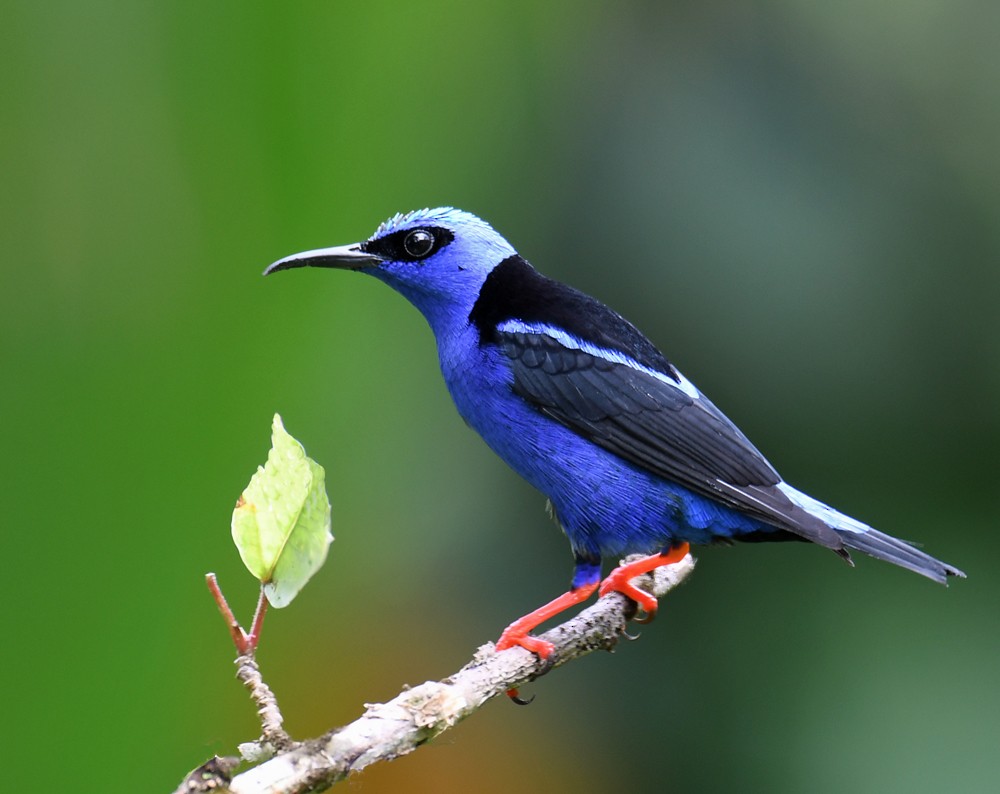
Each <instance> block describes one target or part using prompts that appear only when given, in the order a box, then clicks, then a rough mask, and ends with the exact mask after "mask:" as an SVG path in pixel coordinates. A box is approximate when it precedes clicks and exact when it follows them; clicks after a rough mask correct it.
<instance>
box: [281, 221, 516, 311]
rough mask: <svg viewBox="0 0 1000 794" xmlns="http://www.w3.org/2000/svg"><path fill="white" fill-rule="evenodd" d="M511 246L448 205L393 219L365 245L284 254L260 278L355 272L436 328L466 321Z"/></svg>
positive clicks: (488, 226)
mask: <svg viewBox="0 0 1000 794" xmlns="http://www.w3.org/2000/svg"><path fill="white" fill-rule="evenodd" d="M514 253H515V251H514V249H513V247H511V245H510V243H508V242H507V241H506V240H505V239H504V238H503V237H501V236H500V235H499V234H497V232H495V231H494V230H493V227H491V226H490V225H489V224H488V223H486V221H484V220H482V219H480V218H477V217H476V216H475V215H472V214H470V213H468V212H463V211H462V210H457V209H453V208H451V207H438V208H437V209H424V210H417V211H415V212H409V213H406V214H405V215H395V216H393V217H392V218H390V219H389V220H387V221H385V223H383V224H381V225H380V226H379V227H378V229H376V230H375V233H374V234H373V235H372V236H371V237H369V238H368V239H367V240H365V241H364V242H360V243H353V244H351V245H341V246H336V247H334V248H318V249H315V250H312V251H304V252H302V253H300V254H293V255H292V256H286V257H285V258H284V259H279V260H278V261H277V262H275V263H274V264H272V265H271V266H270V267H268V268H267V270H265V271H264V275H269V274H271V273H275V272H277V271H279V270H288V269H290V268H294V267H332V268H340V269H343V270H360V271H362V272H365V273H369V274H371V275H373V276H375V277H376V278H378V279H380V280H381V281H384V282H385V283H386V284H388V285H389V286H391V287H392V288H393V289H395V290H397V291H398V292H400V293H401V294H402V295H403V296H404V297H406V298H407V299H408V300H409V301H410V302H411V303H413V305H414V306H416V307H417V308H418V309H419V310H420V311H421V312H422V313H423V314H424V316H425V317H426V318H427V320H428V322H429V323H430V324H431V327H432V328H434V329H435V331H436V330H438V329H439V328H442V327H444V324H447V323H448V322H451V321H455V320H459V319H462V320H464V319H466V318H467V317H468V315H469V312H470V311H471V310H472V307H473V305H474V304H475V302H476V298H477V297H478V296H479V291H480V289H481V287H482V285H483V282H484V281H485V280H486V277H487V276H488V275H489V273H490V271H491V270H493V268H494V267H496V266H497V265H498V264H499V263H500V262H502V261H503V260H504V259H506V258H507V257H509V256H512V255H513V254H514Z"/></svg>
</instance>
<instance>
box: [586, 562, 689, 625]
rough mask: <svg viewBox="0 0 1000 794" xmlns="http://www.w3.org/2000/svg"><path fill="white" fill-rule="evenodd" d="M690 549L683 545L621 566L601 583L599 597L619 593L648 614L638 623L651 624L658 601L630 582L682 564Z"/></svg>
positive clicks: (639, 619)
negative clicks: (678, 563)
mask: <svg viewBox="0 0 1000 794" xmlns="http://www.w3.org/2000/svg"><path fill="white" fill-rule="evenodd" d="M688 549H689V547H688V544H687V543H682V544H681V545H679V546H674V547H673V548H672V549H670V551H667V552H663V553H660V554H653V555H651V556H649V557H643V558H642V559H641V560H636V561H635V562H630V563H628V564H627V565H619V566H618V567H617V568H615V569H614V570H613V571H612V572H611V573H609V574H608V576H607V578H606V579H605V580H604V581H603V582H601V590H600V594H599V595H600V596H606V595H607V594H608V593H611V592H619V593H621V594H622V595H625V596H627V597H629V598H631V599H632V600H633V601H635V602H636V603H637V604H638V605H639V607H640V608H641V609H642V610H643V612H645V613H646V615H645V617H642V618H636V620H637V622H639V623H649V621H651V620H652V619H653V618H654V617H656V609H657V606H658V605H657V602H656V599H655V598H653V596H651V595H650V594H649V593H646V592H644V591H642V590H640V589H639V588H638V587H636V586H635V585H633V584H632V583H631V581H630V580H632V579H634V578H635V577H637V576H640V575H641V574H644V573H649V572H650V571H652V570H653V569H655V568H659V567H660V566H661V565H673V564H674V563H675V562H680V561H681V560H683V559H684V558H685V557H686V556H687V554H688Z"/></svg>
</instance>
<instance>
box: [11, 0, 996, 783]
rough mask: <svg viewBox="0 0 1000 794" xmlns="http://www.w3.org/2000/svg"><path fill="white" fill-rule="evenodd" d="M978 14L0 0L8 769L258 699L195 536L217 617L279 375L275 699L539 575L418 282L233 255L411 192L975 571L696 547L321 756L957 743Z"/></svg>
mask: <svg viewBox="0 0 1000 794" xmlns="http://www.w3.org/2000/svg"><path fill="white" fill-rule="evenodd" d="M998 35H1000V5H998V4H997V3H996V2H994V0H969V1H968V2H945V0H928V2H921V3H912V2H902V0H898V1H897V2H890V1H886V2H875V3H871V2H864V3H861V2H835V3H825V4H821V3H812V2H806V0H798V1H795V0H786V1H785V2H778V1H775V2H736V1H734V2H728V3H727V2H718V3H715V2H713V3H707V2H670V3H664V2H652V1H650V2H621V1H620V0H619V1H617V2H552V3H545V4H539V3H535V2H505V3H494V2H483V3H459V2H427V3H420V4H417V3H405V4H404V3H398V2H385V1H384V0H383V1H381V2H367V3H363V4H362V3H346V2H324V3H320V2H313V3H302V4H280V5H279V4H274V5H265V4H259V5H248V4H245V3H236V2H231V1H229V2H210V3H204V2H186V1H185V0H178V1H177V2H173V3H169V4H167V3H148V2H138V3H124V2H119V3H113V2H99V1H98V2H95V1H91V2H86V3H70V2H61V3H58V2H57V3H49V4H40V3H39V4H27V3H14V4H5V8H4V12H3V24H2V30H0V45H2V46H0V67H2V74H3V78H2V79H3V83H4V100H3V102H2V105H0V114H2V133H0V136H2V137H0V147H2V152H0V158H2V161H0V162H2V169H3V170H2V173H3V181H4V189H3V191H2V198H0V201H2V202H3V203H2V231H0V233H2V234H3V251H4V259H5V265H4V269H3V288H2V290H0V351H2V363H3V385H2V389H0V407H2V415H3V418H4V454H3V456H2V457H3V461H2V463H0V466H2V471H0V474H2V483H3V530H2V531H3V536H2V537H3V549H4V553H3V559H4V563H5V566H4V567H5V575H4V582H5V585H6V587H5V592H6V603H5V605H4V607H3V609H2V612H0V614H2V617H0V621H2V633H0V638H2V643H3V648H4V651H3V663H2V671H3V680H4V690H5V695H4V701H5V702H4V708H3V710H4V719H3V731H4V733H5V734H6V735H5V737H4V740H3V742H4V748H5V752H4V755H5V757H6V759H7V761H6V763H5V764H4V771H3V773H2V775H3V778H4V783H3V788H4V790H10V791H25V790H60V789H62V788H72V789H73V790H79V791H88V790H89V791H98V790H100V791H122V792H132V791H149V792H154V791H169V790H172V789H173V787H174V786H175V785H176V784H177V783H178V781H179V780H180V778H181V777H182V776H183V774H184V773H186V772H187V771H188V770H189V769H190V768H191V767H193V766H195V765H196V764H198V763H200V762H201V761H203V760H204V759H205V758H206V757H207V756H209V755H210V754H212V753H216V752H217V753H230V752H232V751H233V749H234V746H235V744H236V743H237V742H239V741H244V740H247V739H250V738H253V737H254V736H255V735H256V731H257V728H258V725H257V723H256V720H255V715H254V713H253V710H252V708H251V705H250V703H249V701H248V699H247V697H246V696H245V694H244V692H243V691H242V689H241V688H240V687H239V685H238V684H237V683H236V681H235V680H234V679H233V668H232V663H231V660H232V657H233V649H232V645H231V643H230V641H229V638H228V636H227V634H226V631H225V629H224V627H223V625H222V623H221V621H220V620H219V617H218V615H217V614H216V612H215V608H214V606H213V605H212V603H211V601H210V599H209V597H208V594H207V592H206V590H205V587H204V584H203V582H202V577H203V575H204V573H205V572H206V571H208V570H214V571H217V572H218V574H219V577H220V580H221V582H222V585H223V588H224V589H225V590H226V592H227V593H228V594H229V596H230V598H231V600H232V601H233V602H234V604H235V606H236V608H237V610H238V611H239V612H240V614H242V615H244V616H245V617H246V618H247V619H248V618H249V612H250V611H251V609H252V605H253V601H254V586H253V583H252V582H251V580H250V579H249V576H248V575H247V574H246V573H245V571H244V570H243V569H242V566H241V563H240V561H239V558H238V556H237V554H236V551H235V549H234V547H233V546H232V544H231V541H230V538H229V516H230V511H231V509H232V506H233V503H234V501H235V499H236V497H237V496H238V494H239V493H240V491H241V490H242V488H243V486H244V485H245V484H246V482H247V480H248V479H249V477H250V475H251V473H252V472H253V471H254V468H255V467H256V465H257V464H258V463H259V462H262V461H263V459H264V456H265V454H266V450H267V446H268V432H269V423H270V419H271V415H272V413H273V412H274V411H280V412H281V413H282V415H283V416H284V419H285V423H286V426H287V427H288V429H289V431H290V432H292V433H293V434H294V435H295V436H297V437H298V438H299V439H301V440H302V441H303V442H304V443H305V445H306V447H307V449H308V451H309V452H310V454H311V455H312V456H313V457H315V458H316V459H317V460H319V461H320V462H321V463H322V464H324V465H325V466H326V469H327V473H328V487H329V491H330V495H331V498H332V500H333V503H334V530H335V533H336V535H337V538H338V539H337V541H336V543H335V544H334V545H333V547H332V548H331V554H330V557H329V560H328V562H327V565H326V567H325V568H324V570H323V571H322V572H321V573H320V575H319V576H318V577H317V578H316V579H315V580H314V582H313V583H312V584H311V585H310V586H309V587H308V588H306V590H305V591H304V592H303V594H302V595H301V596H300V597H299V599H298V600H297V601H296V602H295V604H294V605H293V606H292V608H290V609H288V610H285V611H283V612H278V611H275V612H273V613H272V614H271V615H270V616H269V618H268V625H267V626H266V632H265V636H264V643H263V648H262V651H261V653H260V659H261V662H262V665H263V666H264V669H265V671H266V675H267V677H268V679H269V681H270V683H271V684H272V686H273V687H274V689H275V690H276V691H277V693H278V695H279V697H280V699H281V702H282V704H283V707H284V710H285V714H286V717H287V721H288V724H287V727H288V728H289V730H290V731H291V732H292V733H293V735H295V736H296V737H300V738H304V737H307V736H311V735H315V734H318V733H320V732H321V731H323V730H325V729H327V728H329V727H331V726H333V725H338V724H343V723H345V722H348V721H350V720H351V719H353V718H354V717H356V716H357V715H358V714H359V713H360V712H361V710H362V704H363V703H364V702H366V701H379V700H384V699H386V698H389V697H391V696H393V695H394V694H395V693H396V692H397V691H398V690H399V689H400V687H401V686H402V685H403V684H404V683H412V684H416V683H419V682H421V681H423V680H425V679H427V678H439V677H442V676H444V675H447V674H448V673H449V672H452V671H453V670H455V669H456V668H457V667H459V666H460V665H461V664H462V663H463V662H464V661H465V660H466V659H467V658H468V657H469V656H470V654H471V652H472V651H473V649H474V648H475V647H476V646H478V645H479V644H481V643H483V642H485V641H486V640H489V639H493V638H495V637H497V636H498V634H499V632H500V630H501V629H502V628H503V627H504V626H505V625H506V624H507V622H509V621H510V620H511V619H513V618H515V617H517V616H519V615H521V614H523V613H524V612H526V611H527V610H529V609H530V608H532V607H534V606H537V605H538V604H539V603H541V602H542V601H544V600H546V599H548V598H549V597H551V596H553V595H555V594H556V593H558V592H561V590H562V589H563V588H564V587H565V585H566V583H567V582H568V579H569V575H570V572H571V557H570V554H569V550H568V546H567V544H566V542H565V539H564V538H562V537H561V535H560V534H559V533H558V532H557V531H556V530H555V529H554V528H553V526H552V525H551V524H550V522H549V521H548V519H547V518H546V517H545V514H544V511H543V509H542V506H543V499H542V498H541V497H540V496H539V495H538V494H537V493H535V492H533V491H532V490H531V489H530V488H529V487H527V486H526V485H524V484H523V483H522V482H521V481H519V480H518V479H517V478H516V477H515V475H513V474H512V473H510V472H509V471H507V470H506V469H505V468H504V466H503V465H502V464H501V463H500V462H499V461H498V460H496V459H495V458H494V457H493V456H492V454H491V453H490V452H489V451H488V450H487V449H486V448H485V446H484V445H483V444H482V443H481V442H480V441H479V440H478V439H477V438H476V437H475V436H474V435H473V434H472V433H471V432H470V431H468V430H467V429H466V428H465V426H464V425H463V424H462V422H461V421H460V420H459V419H458V417H457V415H456V414H455V412H454V410H453V408H452V407H451V405H450V402H449V400H448V399H447V395H446V393H445V389H444V386H443V384H442V381H441V378H440V375H439V374H438V372H437V366H436V360H435V354H434V348H433V342H432V339H431V335H430V333H429V331H428V330H427V328H426V327H425V325H424V322H423V320H422V319H421V318H420V316H419V315H418V314H417V312H416V311H414V310H413V309H412V308H410V307H409V306H408V305H406V303H405V302H404V301H403V300H402V299H401V298H399V297H398V296H397V295H395V294H393V293H392V292H391V291H390V290H388V289H386V288H385V287H384V286H383V285H381V284H379V283H377V282H376V281H375V280H374V279H366V278H363V277H360V276H355V275H352V274H346V273H335V272H329V271H299V272H296V273H294V274H289V275H282V276H281V277H279V278H275V279H273V280H267V281H265V280H263V279H261V278H260V272H261V270H262V269H263V268H264V266H266V265H267V264H268V263H269V262H271V261H272V260H274V259H276V258H278V257H280V256H283V255H285V254H288V253H292V252H294V251H298V250H303V249H306V248H313V247H318V246H324V245H332V244H337V243H346V242H352V241H355V240H358V239H361V238H364V237H366V236H367V235H368V234H370V233H371V232H372V231H373V230H374V228H375V226H376V224H378V223H379V222H380V221H381V220H383V219H384V218H385V217H387V216H388V215H390V214H392V213H394V212H396V211H398V210H407V209H413V208H417V207H423V206H427V205H430V206H435V205H439V204H453V205H456V206H460V207H463V208H466V209H469V210H471V211H473V212H476V213H477V214H480V215H482V216H483V217H485V218H487V219H489V220H490V221H491V222H492V223H493V224H494V225H495V226H496V228H497V229H498V230H500V231H501V232H502V233H504V234H506V235H507V236H508V237H509V239H510V240H511V241H512V242H513V243H514V245H515V246H517V247H518V248H519V250H520V251H521V252H522V253H523V254H524V255H525V256H526V257H527V258H528V259H529V260H531V261H533V262H534V263H535V264H536V265H538V266H539V267H540V268H541V269H542V270H543V271H545V272H546V273H548V274H550V275H553V276H555V277H557V278H561V279H563V280H567V281H570V282H572V283H573V284H575V285H577V286H579V287H581V288H583V289H585V290H586V291H588V292H591V293H592V294H595V295H597V296H599V297H601V298H602V299H603V300H604V301H605V302H607V303H609V304H611V305H612V306H614V307H615V308H617V309H618V310H620V311H622V312H623V313H624V314H626V315H627V316H628V317H629V318H630V319H632V320H633V321H634V322H636V323H637V324H638V325H639V326H640V327H641V328H642V329H643V330H644V331H645V332H646V333H647V334H648V335H649V336H651V337H652V338H653V340H655V341H656V342H657V343H659V344H660V345H661V346H662V347H663V348H664V350H665V351H666V352H667V354H668V355H669V356H670V357H671V358H672V359H673V360H674V361H675V362H676V363H677V364H678V365H679V366H680V367H681V369H682V370H683V371H684V372H685V373H686V374H687V375H689V376H690V377H691V378H692V379H693V380H695V381H696V382H697V383H698V384H699V385H700V386H701V387H702V388H703V389H704V390H705V391H706V392H707V393H708V394H709V395H710V396H711V397H712V398H713V400H714V401H715V402H716V403H717V404H718V405H720V406H721V407H722V408H723V409H724V410H725V411H726V412H727V413H728V414H729V415H730V416H731V417H732V418H733V419H734V420H735V421H737V423H739V424H740V425H741V426H742V427H743V428H744V429H745V430H746V432H747V433H748V435H749V436H750V437H751V438H753V439H754V440H755V441H756V443H757V444H758V445H759V446H760V447H761V449H762V450H763V451H764V452H765V454H767V455H768V456H769V457H770V458H771V460H772V461H773V462H774V463H775V464H776V465H777V466H778V468H779V469H780V470H781V471H782V472H783V473H784V474H785V476H786V477H787V478H788V479H789V480H791V481H792V482H793V483H794V484H796V485H797V486H799V487H801V488H803V489H804V490H806V491H807V492H809V493H811V494H813V495H815V496H817V497H819V498H822V499H824V500H826V501H829V502H831V503H832V504H834V505H836V506H838V507H840V508H841V509H843V510H845V511H847V512H850V513H852V514H854V515H856V516H858V517H860V518H862V519H865V520H867V521H869V522H871V523H873V524H875V525H876V526H878V527H880V528H881V529H883V530H885V531H888V532H891V533H893V534H897V535H900V536H902V537H905V538H910V539H913V540H916V541H919V542H922V543H924V544H925V545H926V548H927V549H928V550H929V551H930V552H932V553H934V554H936V555H939V556H941V557H942V558H944V559H946V560H947V561H949V562H951V563H953V564H955V565H957V566H959V567H961V568H964V569H965V570H966V571H967V572H968V574H969V579H968V581H964V582H957V583H955V584H954V585H953V586H952V587H951V588H950V589H948V590H945V589H943V588H940V587H936V586H934V585H933V584H931V583H929V582H927V581H925V580H923V579H921V578H919V577H917V576H914V575H912V574H909V573H907V572H904V571H900V570H897V569H894V568H892V567H890V566H888V565H885V564H878V563H875V562H873V561H870V560H868V559H862V560H859V563H858V567H857V569H855V570H851V569H849V568H848V567H847V566H845V565H843V564H841V563H840V562H839V561H838V560H837V558H836V557H835V556H834V555H832V554H830V553H828V552H825V551H821V550H819V549H816V548H813V547H807V546H804V545H803V546H798V545H778V546H744V547H738V548H732V549H727V548H711V549H703V550H701V551H700V552H699V554H698V556H699V559H700V567H699V569H698V572H697V573H696V575H695V576H694V577H693V578H692V580H691V581H690V583H689V584H688V585H686V586H685V587H684V588H682V589H681V590H680V591H678V592H676V593H675V594H672V595H671V596H670V597H669V599H668V600H667V602H666V603H665V604H664V605H663V608H662V609H661V616H660V618H659V619H658V620H657V621H656V623H655V624H653V625H652V626H649V627H647V628H645V629H644V631H643V636H642V639H641V641H639V642H636V643H631V644H628V643H626V644H624V645H623V646H622V647H620V648H619V650H618V652H617V653H615V654H614V655H600V656H596V657H590V658H588V659H586V660H583V661H581V662H579V663H576V664H574V665H571V666H570V667H568V668H566V669H562V670H560V671H558V672H557V673H556V674H553V675H552V676H550V677H548V678H546V679H544V680H543V681H540V682H538V683H536V684H533V685H532V686H530V687H528V688H526V689H525V693H526V694H537V700H536V702H535V703H534V704H533V705H532V706H531V707H530V708H527V709H521V708H515V707H514V706H511V705H509V704H507V703H503V702H497V703H493V704H490V705H489V706H488V707H487V708H486V709H484V710H483V711H482V712H481V713H479V714H478V715H476V716H475V717H474V718H473V719H471V720H469V721H468V722H467V723H465V724H463V725H462V726H460V727H459V728H458V729H457V730H455V731H453V732H452V733H450V734H448V735H447V736H445V737H442V739H441V740H439V741H437V742H435V743H433V744H432V745H430V746H428V747H426V748H423V749H421V750H420V751H419V752H417V753H415V754H413V755H412V756H410V757H408V758H404V759H401V760H399V761H397V762H394V763H392V764H388V765H383V766H381V767H376V768H372V769H371V770H370V771H369V772H366V773H365V774H363V775H361V776H360V777H358V778H355V779H354V781H353V782H352V783H350V784H348V785H349V786H350V787H351V789H352V790H355V791H363V792H388V791H412V792H423V791H427V792H442V791H477V792H501V791H509V790H511V788H512V787H515V786H516V788H517V790H519V791H521V792H546V793H547V794H554V793H556V792H580V791H599V790H608V789H612V788H620V789H621V790H625V789H628V790H631V791H658V792H659V791H678V792H680V791H737V790H738V791H752V790H753V791H764V790H766V791H771V792H786V791H787V792H799V791H806V790H808V791H811V792H843V791H866V792H867V791H872V792H875V791H878V792H884V791H906V792H923V791H927V792H929V791H945V790H946V791H987V790H995V789H996V786H997V778H998V772H1000V693H998V684H997V673H998V664H1000V661H998V660H1000V609H998V608H1000V585H998V584H997V578H996V570H997V565H998V563H1000V539H998V532H997V515H996V513H997V509H996V502H997V493H998V487H997V483H996V478H997V473H998V450H1000V443H998V442H1000V413H998V409H997V405H998V401H1000V366H998V361H1000V310H998V299H1000V231H998V230H1000V153H998V148H1000V147H998V141H1000V97H998V90H997V86H998V84H1000V83H998V80H1000V47H997V41H998V40H1000V38H998ZM70 780H72V781H75V782H76V784H75V785H72V786H63V785H60V783H63V782H66V781H70Z"/></svg>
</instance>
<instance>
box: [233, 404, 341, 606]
mask: <svg viewBox="0 0 1000 794" xmlns="http://www.w3.org/2000/svg"><path fill="white" fill-rule="evenodd" d="M324 477H325V472H324V471H323V467H322V466H320V465H319V464H318V463H316V461H314V460H312V459H311V458H309V457H308V456H307V455H306V451H305V449H303V447H302V445H301V444H300V443H299V442H298V441H296V440H295V439H294V438H292V437H291V436H290V435H288V433H287V432H286V431H285V427H284V425H283V424H282V423H281V417H280V416H279V415H278V414H275V415H274V422H273V424H272V426H271V451H270V452H269V453H268V454H267V463H266V464H265V465H264V466H260V467H258V468H257V473H256V474H254V476H253V477H252V478H251V479H250V484H249V485H248V486H247V487H246V490H245V491H243V495H242V496H240V498H239V501H238V502H237V503H236V509H235V510H233V540H234V541H235V542H236V548H237V549H239V552H240V557H242V558H243V564H244V565H246V566H247V569H248V570H249V571H250V573H252V574H253V575H254V576H256V577H257V578H258V579H259V580H260V582H261V584H263V585H264V593H265V595H266V596H267V600H268V601H269V602H270V603H271V605H272V606H275V607H284V606H288V604H290V603H291V601H292V599H293V598H295V596H296V595H298V592H299V590H301V589H302V588H303V587H304V586H305V583H306V582H308V581H309V579H311V578H312V575H313V574H314V573H316V571H318V570H319V569H320V567H321V566H322V565H323V562H324V560H326V552H327V549H328V548H329V546H330V541H332V540H333V535H332V534H331V533H330V500H329V499H328V498H327V495H326V488H325V487H324V484H323V482H324Z"/></svg>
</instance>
